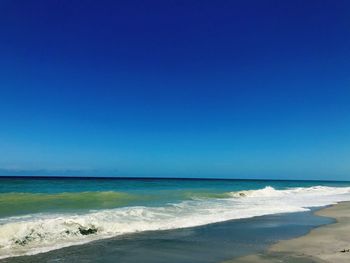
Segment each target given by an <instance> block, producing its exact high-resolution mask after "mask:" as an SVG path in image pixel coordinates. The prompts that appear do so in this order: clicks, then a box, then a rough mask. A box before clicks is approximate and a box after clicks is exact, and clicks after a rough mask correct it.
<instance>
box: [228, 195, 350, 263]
mask: <svg viewBox="0 0 350 263" xmlns="http://www.w3.org/2000/svg"><path fill="white" fill-rule="evenodd" d="M316 214H317V215H319V216H325V217H331V218H334V219H335V220H336V222H335V223H333V224H330V225H326V226H322V227H319V228H315V229H313V230H312V231H311V232H310V233H309V234H307V235H305V236H301V237H298V238H295V239H290V240H283V241H280V242H278V243H276V244H275V245H273V246H271V247H270V248H269V249H268V251H267V252H265V253H261V254H255V255H249V256H245V257H242V258H238V259H235V260H231V261H226V262H225V263H248V262H249V263H254V262H261V263H265V262H266V263H267V262H270V263H271V262H272V263H273V262H300V263H308V262H332V263H342V262H344V263H345V262H350V235H349V232H350V202H342V203H339V204H337V205H333V206H330V207H327V208H325V209H322V210H319V211H317V212H316Z"/></svg>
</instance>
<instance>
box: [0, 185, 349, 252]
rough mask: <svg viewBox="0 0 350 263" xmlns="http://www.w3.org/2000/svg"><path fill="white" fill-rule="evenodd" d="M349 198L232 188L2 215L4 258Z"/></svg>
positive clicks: (329, 190)
mask: <svg viewBox="0 0 350 263" xmlns="http://www.w3.org/2000/svg"><path fill="white" fill-rule="evenodd" d="M348 200H350V187H325V186H315V187H308V188H301V187H300V188H290V189H285V190H277V189H274V188H272V187H269V186H268V187H265V188H263V189H258V190H247V191H238V192H228V193H224V194H223V195H219V196H214V197H212V198H208V197H206V198H200V197H197V198H196V199H193V200H186V201H182V202H178V203H171V204H167V205H163V206H158V207H149V206H128V207H120V208H114V209H103V210H94V211H91V210H90V211H89V212H85V213H84V214H72V213H70V214H67V213H65V214H57V213H55V214H52V213H51V214H50V213H42V214H31V215H23V216H16V217H15V216H13V217H7V218H2V219H0V258H5V257H10V256H18V255H30V254H35V253H40V252H45V251H49V250H53V249H57V248H61V247H66V246H70V245H73V244H82V243H86V242H90V241H92V240H97V239H102V238H108V237H113V236H118V235H123V234H127V233H135V232H142V231H152V230H166V229H176V228H185V227H194V226H200V225H205V224H210V223H216V222H222V221H226V220H232V219H239V218H250V217H255V216H262V215H268V214H276V213H290V212H298V211H307V210H309V208H310V207H317V206H325V205H330V204H334V203H337V202H340V201H348Z"/></svg>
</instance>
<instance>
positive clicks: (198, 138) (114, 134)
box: [0, 0, 350, 180]
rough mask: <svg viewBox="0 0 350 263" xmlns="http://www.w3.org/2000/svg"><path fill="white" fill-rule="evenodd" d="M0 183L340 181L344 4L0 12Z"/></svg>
mask: <svg viewBox="0 0 350 263" xmlns="http://www.w3.org/2000/svg"><path fill="white" fill-rule="evenodd" d="M0 172H1V174H2V175H15V174H16V175H34V174H36V175H113V176H172V177H173V176H175V177H223V178H226V177H232V178H280V179H334V180H336V179H350V1H347V0H337V1H334V0H333V1H324V0H309V1H304V0H292V1H280V0H276V1H269V0H266V1H260V0H256V1H250V0H248V1H243V0H242V1H220V0H218V1H205V0H197V1H191V0H186V1H171V0H169V1H163V0H161V1H152V0H150V1H142V0H139V1H136V0H125V1H105V0H99V1H76V0H73V1H72V0H60V1H58V0H50V1H47V0H43V1H40V0H36V1H27V0H22V1H19V0H2V1H1V3H0Z"/></svg>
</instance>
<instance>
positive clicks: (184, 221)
mask: <svg viewBox="0 0 350 263" xmlns="http://www.w3.org/2000/svg"><path fill="white" fill-rule="evenodd" d="M349 200H350V183H349V182H329V181H274V180H211V179H210V180H209V179H120V178H33V177H30V178H29V177H28V178H0V259H5V258H10V257H14V256H23V255H35V254H38V253H42V252H49V251H51V252H50V253H57V252H55V251H59V250H57V249H61V248H66V249H71V250H72V249H73V252H72V253H71V254H70V255H80V257H83V256H84V255H87V254H89V253H87V252H86V253H83V254H82V252H81V251H84V249H83V248H85V249H88V251H90V252H91V251H94V250H96V248H98V247H99V246H101V244H103V245H102V247H103V248H104V249H106V247H107V248H108V249H106V250H107V251H109V252H110V253H111V251H114V252H115V253H113V255H114V256H115V255H120V253H121V252H120V251H119V250H120V249H121V248H122V247H126V248H128V245H129V246H131V247H132V246H135V240H136V241H137V242H139V243H137V244H138V246H137V248H138V249H141V248H142V249H143V250H142V251H145V250H147V247H149V246H150V245H152V244H153V243H152V240H155V238H154V236H156V237H159V236H161V237H162V236H163V238H161V240H168V239H167V238H164V235H165V236H167V237H168V238H169V237H170V240H172V241H173V243H172V242H170V243H169V242H166V241H164V242H159V243H158V245H156V247H154V249H155V250H157V251H161V247H162V246H164V245H165V246H168V247H166V249H168V250H169V247H170V248H173V249H175V248H176V247H179V246H180V247H181V246H183V245H184V244H186V242H185V243H184V241H183V240H182V239H186V238H184V236H186V237H187V238H188V237H189V236H191V235H189V234H188V233H192V234H193V233H197V234H198V233H200V235H199V236H200V237H198V238H199V240H202V241H201V242H199V241H198V242H197V243H199V244H201V245H198V244H197V245H194V246H193V249H197V250H198V249H199V250H200V248H202V249H203V251H201V252H200V254H201V255H203V254H204V255H205V251H208V249H205V246H206V245H207V246H208V248H209V247H215V245H214V243H215V244H220V241H219V239H220V238H221V239H220V240H221V241H223V240H224V241H223V243H221V245H219V246H218V248H217V249H216V251H220V248H223V247H226V246H228V247H230V246H232V247H231V249H229V248H227V249H226V250H225V251H228V252H229V254H230V256H233V254H234V253H233V252H232V250H235V249H237V251H238V252H237V253H236V254H235V255H239V254H240V253H239V252H240V251H244V249H239V246H240V245H239V244H238V243H237V242H236V241H237V240H239V241H241V242H243V241H244V240H246V241H247V242H248V243H249V242H250V243H251V244H250V246H248V247H254V249H261V248H262V247H264V246H265V245H268V244H269V243H271V242H272V241H273V240H278V239H279V238H287V237H289V236H293V235H296V234H298V233H299V234H302V233H304V232H305V231H308V230H309V229H310V228H312V227H314V226H317V225H320V224H323V223H327V222H329V220H328V221H327V219H321V218H318V217H315V216H312V215H311V213H310V211H311V210H312V209H315V208H318V207H322V206H326V205H330V204H334V203H337V202H340V201H349ZM286 215H287V216H286ZM288 215H293V216H289V217H288ZM259 218H263V219H259ZM298 218H299V219H298ZM305 218H307V220H306V219H305ZM304 219H305V220H304ZM295 220H297V221H298V220H299V221H298V222H299V224H300V225H302V226H303V227H301V228H295ZM259 222H260V223H259ZM282 222H284V224H283V223H282ZM291 222H294V223H293V224H292V223H291ZM302 222H307V223H302ZM222 226H225V227H224V229H225V230H222ZM243 226H244V227H245V231H244V235H242V231H241V232H240V231H239V229H243ZM220 227H221V231H222V232H223V233H226V234H228V233H230V235H229V237H226V239H227V238H228V240H226V241H225V236H226V235H224V234H221V235H218V234H215V233H220V230H218V229H220ZM271 227H275V231H277V230H278V229H279V230H278V231H280V232H279V233H280V234H279V235H277V236H276V235H273V236H272V237H270V236H269V235H271V229H269V228H271ZM203 229H206V231H207V230H208V229H209V230H210V231H209V232H208V231H207V232H205V231H204V232H203ZM215 229H216V230H215ZM288 229H289V231H288ZM259 231H262V232H261V233H262V234H261V236H262V237H264V240H261V241H259V242H255V243H254V242H253V241H252V240H253V239H254V238H253V237H252V236H251V237H250V238H249V235H254V234H256V233H258V232H259ZM264 231H265V232H264ZM208 233H210V235H209V234H208ZM249 233H250V234H249ZM276 233H277V232H276ZM206 235H207V236H206ZM174 236H175V239H174V238H172V237H174ZM215 236H216V238H215ZM133 237H136V239H133ZM152 237H153V239H152ZM210 237H212V240H211V241H210V239H211V238H210ZM223 237H224V239H222V238H223ZM238 237H239V238H238ZM193 238H194V237H193V236H191V240H192V239H193ZM256 238H257V237H256V236H255V239H256ZM111 240H112V241H111ZM140 240H143V241H142V242H143V243H142V242H141V241H140ZM157 240H158V241H159V239H157ZM174 240H177V241H178V242H175V243H174ZM181 240H182V241H181ZM213 240H214V241H215V242H214V241H213ZM158 241H157V242H158ZM180 241H181V242H180ZM133 242H134V243H133ZM140 242H141V243H140ZM211 242H214V243H212V244H211ZM235 242H236V243H235ZM110 243H112V245H111V246H109V245H108V244H110ZM82 244H85V245H84V246H78V247H80V249H78V250H77V249H75V248H76V246H75V245H82ZM172 244H173V247H172ZM254 244H255V245H254ZM190 247H191V246H187V248H188V249H189V248H190ZM116 248H118V249H119V250H118V251H119V252H118V251H115V249H116ZM74 249H75V250H74ZM131 250H132V251H136V250H135V247H133V248H131ZM168 250H167V251H168ZM248 250H249V249H248ZM74 251H75V252H74ZM98 251H101V249H100V250H98ZM98 251H96V252H95V253H92V254H91V255H90V259H91V257H93V256H94V255H95V256H96V255H98ZM128 251H129V252H130V247H129V249H125V250H124V251H123V253H122V254H123V255H125V253H128ZM149 251H153V250H152V249H149ZM181 251H186V249H184V248H182V249H181ZM191 251H192V250H191ZM191 251H190V252H191ZM192 252H193V251H192ZM192 252H191V253H192ZM50 253H47V255H50ZM118 253H119V254H118ZM140 253H141V252H140ZM184 253H185V252H184ZM141 254H142V253H141ZM41 255H45V254H41ZM62 255H63V254H61V257H62ZM66 255H67V253H65V254H64V256H66ZM104 255H108V253H104ZM113 255H110V256H109V257H108V258H109V259H110V260H111V262H113V260H115V258H114V257H113ZM133 255H134V256H135V253H134V254H133ZM147 255H148V256H150V253H149V252H148V254H147ZM222 255H225V253H224V252H220V256H222ZM56 256H57V255H56ZM213 256H214V255H213ZM218 256H219V254H218ZM98 258H99V259H101V255H99V257H98ZM108 258H105V259H104V260H102V261H101V262H103V261H104V262H108ZM130 258H132V257H131V256H130V257H129V258H128V260H129V261H122V262H133V261H130ZM141 258H142V256H141ZM158 258H159V256H158ZM196 258H198V255H197V256H196ZM143 259H144V262H146V261H145V260H146V259H145V256H143ZM205 259H209V257H208V256H207V257H205ZM218 259H221V258H218ZM169 260H170V259H169ZM169 260H167V262H170V261H169ZM27 261H28V260H27ZM46 261H47V260H46ZM60 261H62V262H70V261H71V259H70V260H67V261H65V260H60ZM94 261H96V262H97V261H98V260H94ZM152 261H153V262H156V260H154V259H153V260H152V258H151V259H150V260H149V262H152ZM28 262H29V261H28ZM33 262H35V261H33ZM135 262H138V261H135ZM175 262H176V261H175ZM177 262H186V260H178V261H177ZM188 262H195V260H193V258H191V260H190V261H188ZM201 262H207V261H205V260H204V259H203V260H201ZM208 262H214V261H208Z"/></svg>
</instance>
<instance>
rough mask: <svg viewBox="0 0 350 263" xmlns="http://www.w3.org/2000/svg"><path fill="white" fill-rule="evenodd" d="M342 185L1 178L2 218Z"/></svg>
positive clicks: (154, 204)
mask: <svg viewBox="0 0 350 263" xmlns="http://www.w3.org/2000/svg"><path fill="white" fill-rule="evenodd" d="M315 185H318V186H331V187H344V186H350V183H349V182H331V181H276V180H203V179H202V180H188V179H115V178H113V179H105V178H103V179H96V178H89V179H80V178H69V179H65V178H60V179H57V178H52V179H42V178H39V179H38V178H37V179H34V178H0V217H6V216H13V215H21V214H31V213H40V212H71V211H75V212H84V211H86V210H90V209H108V208H117V207H125V206H137V205H142V206H161V205H164V204H166V203H176V202H181V201H184V200H193V199H196V198H226V197H227V193H230V192H237V191H243V190H257V189H262V188H264V187H266V186H271V187H273V188H274V189H280V190H283V189H288V188H292V187H312V186H315Z"/></svg>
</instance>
